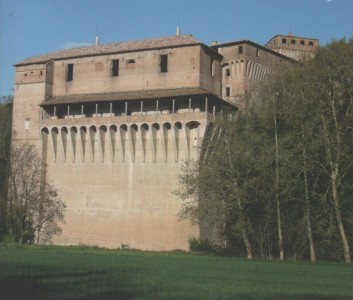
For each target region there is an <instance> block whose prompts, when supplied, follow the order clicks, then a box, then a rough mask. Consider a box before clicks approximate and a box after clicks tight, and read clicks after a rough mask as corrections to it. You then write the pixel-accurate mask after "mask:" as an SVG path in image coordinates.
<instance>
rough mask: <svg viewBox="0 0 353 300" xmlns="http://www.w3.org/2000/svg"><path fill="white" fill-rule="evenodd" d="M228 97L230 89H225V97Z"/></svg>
mask: <svg viewBox="0 0 353 300" xmlns="http://www.w3.org/2000/svg"><path fill="white" fill-rule="evenodd" d="M229 96H230V87H226V97H229Z"/></svg>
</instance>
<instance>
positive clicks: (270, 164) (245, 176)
mask: <svg viewBox="0 0 353 300" xmlns="http://www.w3.org/2000/svg"><path fill="white" fill-rule="evenodd" d="M190 166H192V167H190ZM190 178H192V180H190ZM352 178H353V41H352V40H350V41H346V40H340V41H333V42H332V43H330V44H329V45H327V46H325V47H322V48H320V49H319V50H318V53H317V55H316V57H315V58H313V59H308V60H306V61H301V62H298V63H297V64H295V65H293V66H286V67H285V68H283V69H279V70H276V71H275V72H274V73H273V74H272V75H271V76H270V77H269V78H268V79H267V81H266V82H265V83H262V84H261V85H258V86H256V87H255V88H254V90H253V91H252V92H251V93H250V94H249V98H248V107H247V108H246V109H245V110H243V111H239V112H237V113H235V114H234V113H223V114H222V116H221V117H219V118H218V120H217V121H216V122H215V124H213V125H212V126H210V129H209V130H208V132H207V133H206V138H205V140H204V145H203V149H202V155H201V157H200V159H199V161H197V162H188V163H187V164H186V165H185V166H184V168H183V169H182V171H181V173H180V188H179V190H178V194H179V195H180V196H181V198H182V199H184V207H183V210H182V211H181V215H182V216H183V217H186V218H189V219H192V220H194V221H196V222H199V223H200V224H201V225H202V224H207V226H208V227H207V226H206V230H205V232H206V233H207V232H209V233H212V234H208V235H207V234H204V237H205V238H208V239H211V240H212V239H214V236H215V235H217V234H218V236H219V237H221V239H220V240H221V241H222V242H223V244H222V246H224V247H228V248H233V249H234V248H235V249H236V250H235V253H236V254H237V255H243V256H245V255H246V256H247V257H248V258H252V257H262V258H268V259H272V258H275V257H279V258H280V259H284V258H286V259H293V260H296V259H310V260H311V261H316V260H317V259H319V260H331V261H345V262H350V261H351V254H352V253H351V248H352V243H353V197H352V195H353V193H352V191H353V180H352Z"/></svg>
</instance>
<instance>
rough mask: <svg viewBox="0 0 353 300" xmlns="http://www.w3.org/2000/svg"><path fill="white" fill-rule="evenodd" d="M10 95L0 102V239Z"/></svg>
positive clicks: (3, 229) (3, 209) (4, 205)
mask: <svg viewBox="0 0 353 300" xmlns="http://www.w3.org/2000/svg"><path fill="white" fill-rule="evenodd" d="M11 122H12V96H8V97H7V100H6V102H5V103H0V240H1V238H2V236H3V235H5V233H6V222H5V220H6V214H7V203H6V193H7V192H6V191H7V179H8V168H9V160H10V144H11V128H12V126H11V125H12V124H11Z"/></svg>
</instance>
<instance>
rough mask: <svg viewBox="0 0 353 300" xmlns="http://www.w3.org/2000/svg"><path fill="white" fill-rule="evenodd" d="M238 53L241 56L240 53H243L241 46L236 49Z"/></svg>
mask: <svg viewBox="0 0 353 300" xmlns="http://www.w3.org/2000/svg"><path fill="white" fill-rule="evenodd" d="M238 53H239V54H242V53H243V46H239V47H238Z"/></svg>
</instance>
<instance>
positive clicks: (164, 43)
mask: <svg viewBox="0 0 353 300" xmlns="http://www.w3.org/2000/svg"><path fill="white" fill-rule="evenodd" d="M201 44H202V43H201V42H200V41H199V40H198V39H196V38H194V37H193V36H192V35H179V36H169V37H162V38H154V39H145V40H136V41H130V42H121V43H113V44H103V45H93V46H85V47H80V48H71V49H66V50H61V51H56V52H51V53H48V54H44V55H39V56H34V57H30V58H26V59H24V60H22V61H20V62H18V63H16V64H15V66H22V65H29V64H38V63H46V62H48V61H50V60H61V59H69V58H78V57H86V56H97V55H107V54H115V53H125V52H134V51H143V50H153V49H163V48H170V47H184V46H191V45H201Z"/></svg>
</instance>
